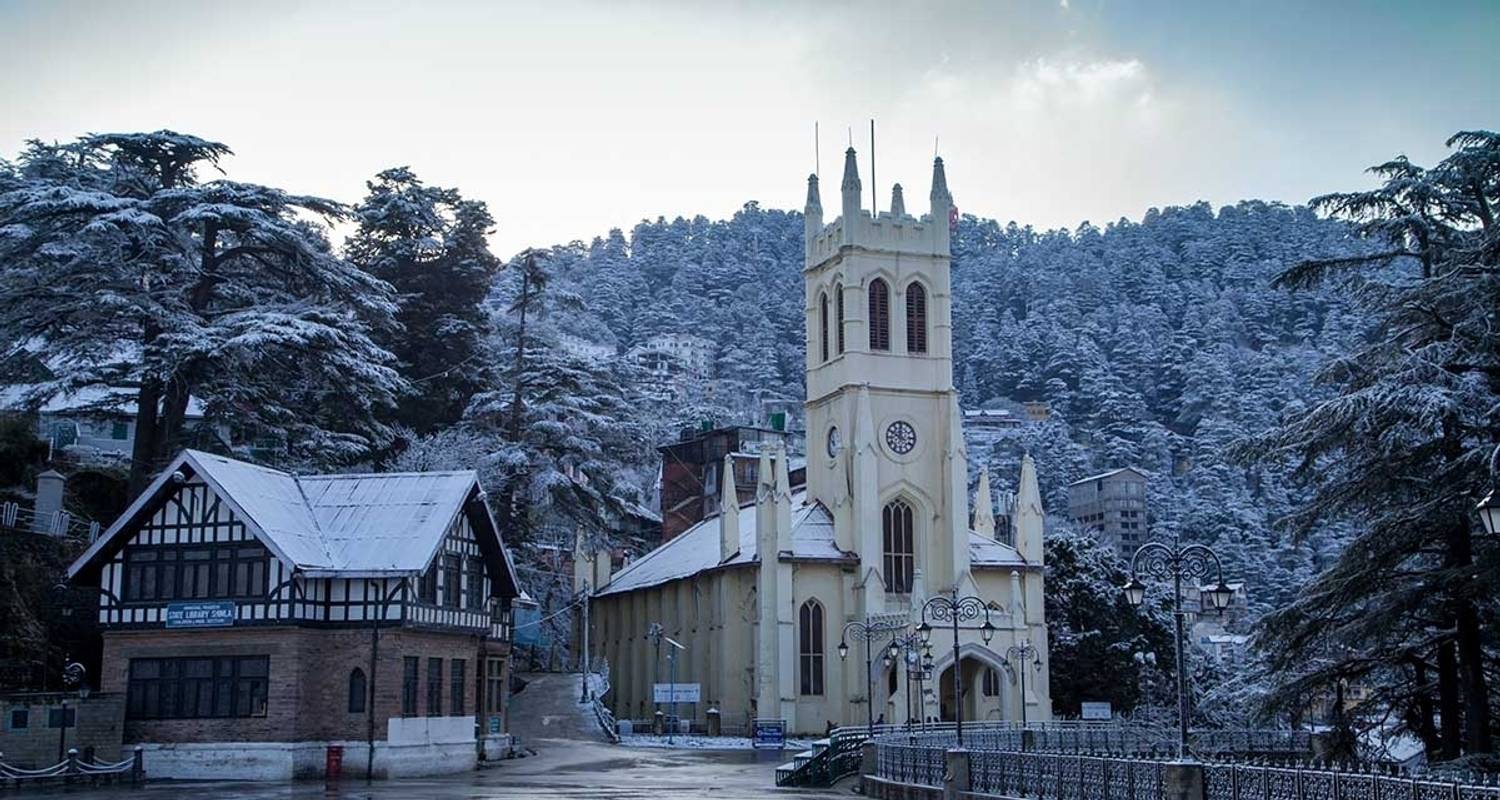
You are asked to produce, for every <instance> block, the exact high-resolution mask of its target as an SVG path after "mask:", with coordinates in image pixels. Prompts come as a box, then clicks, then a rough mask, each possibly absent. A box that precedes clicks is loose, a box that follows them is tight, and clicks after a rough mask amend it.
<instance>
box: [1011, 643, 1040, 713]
mask: <svg viewBox="0 0 1500 800" xmlns="http://www.w3.org/2000/svg"><path fill="white" fill-rule="evenodd" d="M1012 658H1014V659H1015V660H1016V674H1017V675H1019V676H1020V678H1021V727H1022V728H1024V727H1026V663H1027V662H1028V661H1029V662H1031V668H1032V669H1035V670H1040V669H1041V668H1042V654H1041V653H1039V652H1037V649H1036V645H1034V644H1032V643H1031V640H1030V639H1022V640H1021V643H1020V644H1013V645H1011V646H1010V647H1008V648H1006V650H1005V660H1006V661H1010V660H1011V659H1012Z"/></svg>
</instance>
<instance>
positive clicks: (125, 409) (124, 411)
mask: <svg viewBox="0 0 1500 800" xmlns="http://www.w3.org/2000/svg"><path fill="white" fill-rule="evenodd" d="M42 391H44V388H43V387H42V385H41V384H36V383H15V384H11V385H9V386H0V409H5V410H9V411H23V410H26V409H27V408H28V407H29V406H30V405H31V404H32V402H34V398H35V396H36V395H37V394H38V393H39V392H42ZM135 397H136V390H135V389H131V388H129V387H115V386H85V387H82V388H80V389H75V390H74V391H71V392H56V393H54V394H52V395H50V396H48V397H47V398H46V399H45V400H43V401H42V402H41V405H40V406H39V407H38V408H37V411H38V412H40V413H42V414H72V413H93V414H120V415H124V416H130V417H133V416H135V412H136V403H135ZM185 415H186V416H187V417H188V418H190V419H202V418H203V416H204V410H203V401H202V400H199V399H198V398H196V397H189V398H188V405H187V411H186V412H185Z"/></svg>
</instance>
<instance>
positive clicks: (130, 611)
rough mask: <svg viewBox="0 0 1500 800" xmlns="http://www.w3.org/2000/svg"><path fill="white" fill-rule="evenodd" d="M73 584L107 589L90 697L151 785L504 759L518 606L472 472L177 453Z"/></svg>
mask: <svg viewBox="0 0 1500 800" xmlns="http://www.w3.org/2000/svg"><path fill="white" fill-rule="evenodd" d="M69 578H70V579H71V580H73V581H74V582H77V583H84V584H90V585H94V584H96V585H97V586H98V587H99V610H98V613H99V623H100V625H101V626H102V628H103V630H104V634H103V635H104V657H103V665H102V670H101V675H100V689H101V690H103V691H106V692H118V693H120V694H122V695H124V697H125V741H126V743H127V745H130V744H141V745H143V746H144V747H145V748H146V750H147V753H146V756H147V759H148V764H149V767H148V769H149V770H150V772H151V774H152V775H154V776H159V777H184V778H188V777H241V778H276V777H304V776H314V775H319V774H322V773H323V772H324V771H325V769H327V768H328V767H327V765H328V764H330V763H331V762H333V761H335V760H338V761H340V762H341V763H340V767H339V768H340V769H341V771H342V772H343V773H344V774H355V775H363V774H364V773H365V771H366V770H367V769H368V770H371V771H373V773H374V774H375V775H376V776H377V777H379V776H394V775H412V774H430V773H434V772H445V771H456V770H462V769H468V768H473V766H474V765H475V762H476V760H477V759H478V758H481V757H484V756H485V755H486V750H487V749H488V750H489V752H490V754H493V751H494V749H495V748H496V747H498V746H500V745H502V743H503V738H504V731H505V729H506V725H505V720H504V714H505V705H504V704H505V686H506V684H507V683H508V676H509V668H508V661H507V658H508V655H509V649H510V638H511V637H510V632H511V631H510V619H511V617H510V614H511V602H512V600H513V599H514V598H516V597H517V596H518V594H519V592H520V590H519V586H518V584H517V581H516V576H515V569H514V566H513V564H512V563H511V560H510V556H509V554H508V553H507V551H506V549H505V546H504V544H503V542H502V541H501V537H500V534H499V531H498V530H497V529H496V527H495V522H494V519H493V518H492V517H491V516H490V514H489V511H488V509H487V508H486V506H485V502H484V492H483V489H482V488H481V487H480V484H479V481H478V477H477V476H476V474H475V473H473V472H467V471H466V472H423V473H386V474H368V475H293V474H290V473H286V472H281V471H277V470H274V469H269V468H266V467H261V466H257V465H254V464H249V463H245V462H241V461H236V460H234V459H230V458H225V457H223V456H217V455H211V454H208V453H202V452H197V451H192V450H188V451H184V452H183V453H182V454H181V455H180V456H178V457H177V458H176V459H175V460H174V461H173V462H172V463H171V465H170V466H168V467H167V469H165V470H164V471H163V472H162V473H161V474H160V475H159V476H158V477H157V478H156V480H154V481H153V482H152V483H151V485H150V486H149V487H147V489H146V490H145V491H144V492H143V493H142V494H141V495H140V497H138V498H136V500H135V501H134V502H133V503H132V504H131V505H130V507H129V508H127V509H126V511H125V513H124V514H122V515H121V516H120V518H119V519H118V520H116V521H115V523H114V524H113V525H111V526H110V527H109V529H108V530H107V531H105V532H104V533H103V534H102V535H101V536H100V537H99V539H98V540H97V541H96V542H95V543H94V544H93V545H92V546H91V547H90V548H89V549H88V550H87V551H86V552H85V553H84V554H83V555H82V556H81V557H80V558H79V559H78V560H77V562H75V563H74V564H73V565H72V567H70V569H69ZM330 751H333V752H335V753H336V755H341V756H342V758H341V759H340V758H336V757H330Z"/></svg>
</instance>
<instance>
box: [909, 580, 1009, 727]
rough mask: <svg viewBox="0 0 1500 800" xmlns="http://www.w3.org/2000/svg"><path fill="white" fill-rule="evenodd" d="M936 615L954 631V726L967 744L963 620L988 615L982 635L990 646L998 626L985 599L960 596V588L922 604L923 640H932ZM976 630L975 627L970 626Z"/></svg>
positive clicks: (981, 628)
mask: <svg viewBox="0 0 1500 800" xmlns="http://www.w3.org/2000/svg"><path fill="white" fill-rule="evenodd" d="M929 614H930V615H932V618H933V619H934V620H937V621H938V622H948V623H950V627H951V628H952V630H953V721H954V722H955V723H956V724H955V725H954V729H955V731H956V733H957V736H958V746H959V747H963V746H964V708H963V680H964V678H963V673H964V671H963V668H962V664H961V663H960V661H959V649H958V632H959V630H960V627H959V624H958V623H960V622H967V621H969V620H974V619H979V617H980V616H981V615H983V616H984V624H983V625H980V626H979V628H978V630H979V635H980V636H981V637H983V639H984V643H985V644H986V645H988V644H989V643H990V639H992V638H994V636H995V630H996V628H995V626H994V624H993V623H991V622H990V607H989V606H988V605H987V604H986V603H985V602H984V600H983V599H981V598H978V597H975V596H973V595H969V596H966V597H959V596H958V587H957V586H955V587H954V588H953V593H952V595H951V596H944V595H938V596H937V597H934V598H932V599H931V600H928V601H927V602H926V603H924V604H923V605H922V624H921V625H918V626H917V633H919V634H921V635H922V641H923V642H928V641H930V640H931V639H932V625H930V624H928V622H927V616H928V615H929ZM966 630H974V628H972V627H971V628H966Z"/></svg>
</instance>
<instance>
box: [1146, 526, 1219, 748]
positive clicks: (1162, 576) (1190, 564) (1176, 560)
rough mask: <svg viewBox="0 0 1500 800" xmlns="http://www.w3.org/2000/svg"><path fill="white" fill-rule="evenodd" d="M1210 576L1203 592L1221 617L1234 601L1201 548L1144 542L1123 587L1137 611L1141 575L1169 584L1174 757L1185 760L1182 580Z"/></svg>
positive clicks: (1212, 556)
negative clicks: (1174, 651) (1172, 624)
mask: <svg viewBox="0 0 1500 800" xmlns="http://www.w3.org/2000/svg"><path fill="white" fill-rule="evenodd" d="M1210 571H1212V574H1213V580H1214V587H1213V588H1212V589H1209V590H1208V591H1206V592H1201V594H1203V595H1207V596H1208V599H1209V602H1210V603H1212V604H1213V607H1214V609H1215V610H1217V611H1218V612H1219V613H1223V611H1224V609H1225V608H1227V607H1228V606H1229V604H1230V602H1231V601H1233V600H1234V590H1233V589H1231V588H1229V586H1228V585H1227V584H1225V583H1224V569H1223V566H1222V565H1221V564H1220V563H1219V556H1218V554H1217V553H1215V552H1214V551H1213V550H1210V549H1209V548H1207V547H1205V546H1203V545H1201V544H1188V545H1184V544H1182V543H1181V542H1179V541H1177V540H1176V539H1173V541H1172V544H1170V545H1168V544H1164V543H1162V542H1147V543H1146V544H1144V545H1141V547H1140V549H1138V550H1136V551H1135V556H1134V557H1133V558H1132V559H1131V560H1130V580H1129V581H1128V582H1127V583H1126V584H1125V586H1124V587H1123V589H1124V591H1125V600H1126V602H1128V603H1130V604H1131V605H1132V606H1136V607H1139V606H1140V605H1141V604H1142V603H1144V602H1145V601H1146V585H1145V584H1144V583H1141V580H1140V578H1141V576H1142V575H1144V576H1146V577H1150V578H1156V579H1158V580H1166V579H1168V578H1170V579H1171V580H1172V617H1173V619H1174V620H1175V622H1176V629H1175V640H1176V645H1177V757H1178V759H1185V758H1187V735H1188V704H1187V662H1186V660H1185V658H1184V654H1183V638H1184V637H1183V620H1184V617H1185V616H1186V615H1185V613H1184V612H1183V610H1182V579H1183V578H1190V579H1193V580H1194V582H1195V583H1196V582H1197V581H1198V580H1199V579H1202V578H1206V577H1208V576H1209V574H1210Z"/></svg>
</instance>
